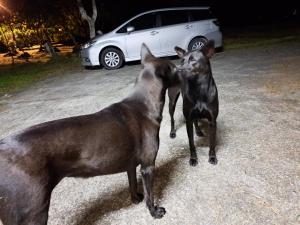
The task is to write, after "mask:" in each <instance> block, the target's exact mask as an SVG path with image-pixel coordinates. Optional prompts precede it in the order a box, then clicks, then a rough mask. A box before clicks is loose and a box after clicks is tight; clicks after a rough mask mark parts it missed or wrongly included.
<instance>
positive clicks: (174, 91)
mask: <svg viewBox="0 0 300 225" xmlns="http://www.w3.org/2000/svg"><path fill="white" fill-rule="evenodd" d="M179 95H180V89H179V88H178V87H172V88H169V89H168V96H169V114H170V117H171V131H170V137H171V138H175V137H176V130H175V120H174V112H175V108H176V103H177V100H178V97H179Z"/></svg>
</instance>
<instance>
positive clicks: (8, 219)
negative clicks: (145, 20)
mask: <svg viewBox="0 0 300 225" xmlns="http://www.w3.org/2000/svg"><path fill="white" fill-rule="evenodd" d="M141 57H142V64H143V70H142V71H141V73H140V75H139V77H138V78H137V81H136V84H135V87H134V91H133V93H132V94H131V95H130V96H128V97H127V98H125V99H124V100H122V101H120V102H118V103H115V104H113V105H111V106H109V107H107V108H105V109H103V110H101V111H99V112H97V113H95V114H90V115H83V116H77V117H70V118H65V119H60V120H55V121H50V122H46V123H42V124H39V125H36V126H33V127H30V128H28V129H25V130H24V131H21V132H19V133H18V134H16V135H13V136H10V137H7V138H5V139H3V140H1V141H0V218H1V220H2V221H3V223H4V225H45V224H47V219H48V209H49V203H50V196H51V192H52V190H53V188H54V187H55V186H56V185H57V184H58V183H59V182H60V180H61V179H62V178H64V177H71V176H72V177H91V176H97V175H104V174H113V173H119V172H123V171H124V172H125V171H127V174H128V180H129V187H130V193H131V198H132V201H133V202H134V203H138V202H140V201H142V200H143V195H142V194H140V193H138V191H137V178H136V167H137V166H138V165H141V174H142V180H143V187H144V195H145V200H146V205H147V207H148V208H149V211H150V213H151V215H152V216H153V217H155V218H161V217H163V215H164V214H165V212H166V211H165V209H164V208H162V207H158V206H156V205H154V198H153V192H152V186H153V179H154V178H153V173H154V163H155V158H156V155H157V151H158V148H159V129H160V123H161V120H162V110H163V106H164V102H165V93H166V89H167V88H168V87H169V86H170V85H173V84H174V83H176V82H179V81H178V77H177V75H176V73H175V70H174V69H175V66H174V65H173V64H172V63H170V62H169V61H166V60H162V59H157V58H155V57H154V56H153V55H152V54H151V53H150V51H149V49H148V48H147V47H146V46H145V45H143V46H142V50H141Z"/></svg>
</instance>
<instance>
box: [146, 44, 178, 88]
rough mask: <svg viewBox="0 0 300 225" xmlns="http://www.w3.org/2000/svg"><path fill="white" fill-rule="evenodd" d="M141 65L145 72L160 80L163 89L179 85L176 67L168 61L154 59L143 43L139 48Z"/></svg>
mask: <svg viewBox="0 0 300 225" xmlns="http://www.w3.org/2000/svg"><path fill="white" fill-rule="evenodd" d="M141 63H142V67H143V69H144V70H145V71H148V72H150V74H153V75H154V76H155V77H156V78H158V79H161V80H162V82H163V85H164V87H166V88H168V87H171V86H174V85H177V84H178V83H179V79H178V75H177V68H176V66H175V65H174V64H173V63H172V62H170V61H169V60H166V59H161V58H156V57H155V56H154V55H153V54H152V53H151V51H150V50H149V48H148V47H147V46H146V44H144V43H143V44H142V48H141Z"/></svg>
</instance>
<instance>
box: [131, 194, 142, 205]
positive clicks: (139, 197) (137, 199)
mask: <svg viewBox="0 0 300 225" xmlns="http://www.w3.org/2000/svg"><path fill="white" fill-rule="evenodd" d="M143 199H144V195H143V194H141V193H136V194H135V196H132V197H131V201H132V202H133V203H134V204H138V203H140V202H141V201H143Z"/></svg>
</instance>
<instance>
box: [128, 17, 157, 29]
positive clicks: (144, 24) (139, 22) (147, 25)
mask: <svg viewBox="0 0 300 225" xmlns="http://www.w3.org/2000/svg"><path fill="white" fill-rule="evenodd" d="M155 24H156V20H155V13H149V14H145V15H142V16H140V17H138V18H136V19H134V20H132V21H130V22H129V23H128V26H133V27H134V30H135V31H138V30H146V29H151V28H154V27H155Z"/></svg>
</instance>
